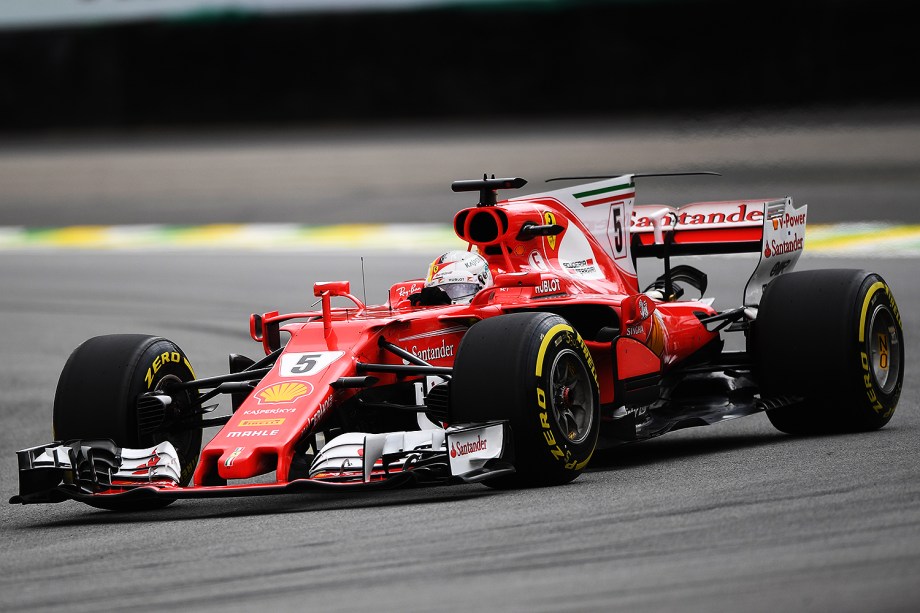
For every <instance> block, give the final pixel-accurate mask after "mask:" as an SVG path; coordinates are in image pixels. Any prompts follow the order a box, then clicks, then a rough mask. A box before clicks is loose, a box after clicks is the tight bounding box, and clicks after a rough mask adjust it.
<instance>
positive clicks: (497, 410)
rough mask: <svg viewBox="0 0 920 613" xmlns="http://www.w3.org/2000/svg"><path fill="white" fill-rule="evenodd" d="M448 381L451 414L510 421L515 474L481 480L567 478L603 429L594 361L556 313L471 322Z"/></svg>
mask: <svg viewBox="0 0 920 613" xmlns="http://www.w3.org/2000/svg"><path fill="white" fill-rule="evenodd" d="M450 386H451V411H452V412H453V414H454V416H455V418H457V419H459V420H460V421H473V422H475V421H489V420H498V419H505V420H508V421H509V422H510V425H511V434H512V439H513V441H514V466H515V470H516V472H515V474H513V475H509V476H505V477H499V478H496V479H491V480H488V481H484V483H485V484H486V485H490V486H492V487H540V486H548V485H561V484H563V483H568V482H569V481H572V480H573V479H575V478H576V477H577V476H578V475H579V474H580V473H581V471H582V470H583V469H584V468H585V466H587V464H588V462H589V460H590V459H591V456H592V454H593V453H594V449H595V447H596V445H597V437H598V433H599V431H600V403H599V400H598V390H597V374H596V372H595V370H594V361H593V359H592V357H591V354H590V352H589V351H588V348H587V346H586V345H585V343H584V341H583V340H582V338H581V336H579V334H578V332H576V331H575V329H574V328H573V327H572V325H571V324H569V323H568V322H567V321H566V320H565V319H563V318H561V317H559V316H558V315H553V314H550V313H515V314H511V315H501V316H498V317H493V318H489V319H485V320H483V321H480V322H478V323H476V324H474V325H473V326H472V327H471V328H470V329H469V331H467V333H466V335H464V337H463V340H462V341H461V343H460V346H459V348H458V350H457V358H456V360H455V362H454V369H453V375H452V380H451V383H450Z"/></svg>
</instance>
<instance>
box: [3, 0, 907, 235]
mask: <svg viewBox="0 0 920 613" xmlns="http://www.w3.org/2000/svg"><path fill="white" fill-rule="evenodd" d="M907 15H908V9H907V5H906V3H901V2H898V1H896V0H876V1H875V2H871V3H870V2H868V1H866V0H799V1H796V2H791V1H788V2H787V1H785V0H776V1H771V2H768V3H758V4H753V5H752V4H750V3H739V2H732V1H725V0H607V1H603V0H595V1H577V0H575V1H561V0H504V1H498V0H469V1H464V0H452V1H451V0H45V1H43V2H33V1H31V0H5V2H3V3H0V227H6V228H12V227H46V226H69V225H81V224H143V223H147V224H149V223H167V224H183V223H186V224H201V223H225V222H226V223H273V222H279V223H280V222H288V223H300V224H334V223H343V222H349V221H351V222H355V221H362V222H374V223H384V222H397V223H401V222H431V223H448V222H449V220H450V217H451V216H452V215H453V213H454V212H455V211H456V210H457V209H458V208H460V207H462V206H466V205H467V202H466V199H463V197H462V196H457V195H453V194H450V192H449V191H448V185H449V183H450V181H452V180H454V179H458V178H469V177H476V176H481V174H482V173H483V172H489V173H498V174H499V175H511V174H515V175H520V176H524V177H525V178H528V179H529V180H531V183H532V185H531V186H530V187H529V188H528V189H531V191H538V189H534V183H535V182H542V180H544V179H547V178H550V177H552V176H558V175H560V174H573V173H574V174H598V173H607V174H609V173H620V172H624V173H625V172H640V171H646V172H648V171H671V170H698V169H709V170H718V171H721V172H723V174H724V175H725V177H724V179H717V180H703V179H699V180H694V181H688V180H686V179H683V180H680V181H679V182H669V180H661V181H657V182H654V183H651V182H650V183H648V184H647V185H643V186H642V189H641V190H640V202H655V201H659V200H661V201H666V202H667V203H669V204H679V203H681V201H682V202H689V201H692V200H694V199H719V198H723V197H724V198H737V197H760V196H768V197H773V196H781V195H785V194H790V193H791V194H795V195H796V196H797V198H798V200H799V201H800V202H801V201H803V199H804V201H807V202H812V203H815V204H821V203H823V206H817V207H813V208H812V210H811V211H810V213H811V216H810V218H809V220H810V221H813V222H816V223H827V222H839V221H843V222H847V221H866V220H870V221H871V220H878V219H882V220H886V221H891V222H898V223H905V222H911V221H915V220H917V219H918V216H917V214H916V213H915V209H916V207H915V198H914V194H916V193H917V191H916V190H917V188H918V181H920V179H918V177H917V175H918V174H920V173H917V165H918V160H920V121H918V117H920V79H917V78H916V76H915V75H916V66H917V63H918V60H920V53H918V44H917V37H916V36H915V33H914V31H913V28H914V26H913V24H912V20H910V19H907ZM867 176H871V177H872V179H871V181H878V182H880V183H882V184H884V193H883V194H880V192H879V189H878V188H877V187H873V185H872V184H871V183H870V182H867V180H866V177H867ZM870 204H871V206H872V207H873V210H872V213H871V214H868V213H867V205H870ZM880 205H881V206H880ZM7 236H9V230H8V231H7Z"/></svg>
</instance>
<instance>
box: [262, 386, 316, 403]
mask: <svg viewBox="0 0 920 613" xmlns="http://www.w3.org/2000/svg"><path fill="white" fill-rule="evenodd" d="M312 393H313V385H312V384H310V383H309V382H307V381H285V382H284V383H275V384H274V385H269V386H268V387H265V388H262V389H261V390H259V391H258V392H256V399H257V400H258V401H259V404H283V403H288V402H294V401H295V400H297V399H298V398H302V397H304V396H309V395H310V394H312Z"/></svg>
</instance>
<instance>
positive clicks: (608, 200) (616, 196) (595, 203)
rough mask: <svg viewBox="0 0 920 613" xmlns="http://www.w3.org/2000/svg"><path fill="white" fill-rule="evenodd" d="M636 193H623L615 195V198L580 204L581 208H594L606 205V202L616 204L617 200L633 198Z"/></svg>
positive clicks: (609, 197)
mask: <svg viewBox="0 0 920 613" xmlns="http://www.w3.org/2000/svg"><path fill="white" fill-rule="evenodd" d="M635 195H636V192H623V193H622V194H617V195H615V196H608V197H607V198H598V199H597V200H585V201H583V202H582V203H581V205H582V206H596V205H598V204H606V203H607V202H617V201H618V200H626V199H627V198H634V197H635Z"/></svg>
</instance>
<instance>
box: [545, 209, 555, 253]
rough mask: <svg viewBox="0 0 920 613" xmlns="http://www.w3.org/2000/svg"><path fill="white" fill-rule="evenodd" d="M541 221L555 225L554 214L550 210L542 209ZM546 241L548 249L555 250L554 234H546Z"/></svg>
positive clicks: (548, 224)
mask: <svg viewBox="0 0 920 613" xmlns="http://www.w3.org/2000/svg"><path fill="white" fill-rule="evenodd" d="M543 223H544V224H545V225H547V226H554V225H556V215H554V214H553V213H552V212H551V211H544V212H543ZM546 243H547V244H548V245H549V248H550V249H552V250H553V251H555V250H556V237H555V236H547V237H546Z"/></svg>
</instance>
